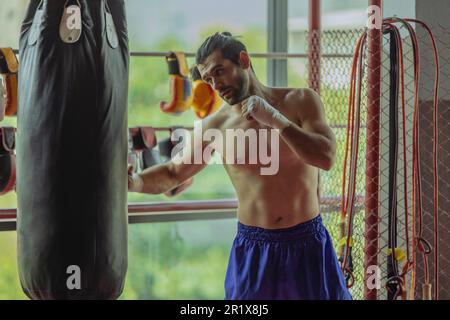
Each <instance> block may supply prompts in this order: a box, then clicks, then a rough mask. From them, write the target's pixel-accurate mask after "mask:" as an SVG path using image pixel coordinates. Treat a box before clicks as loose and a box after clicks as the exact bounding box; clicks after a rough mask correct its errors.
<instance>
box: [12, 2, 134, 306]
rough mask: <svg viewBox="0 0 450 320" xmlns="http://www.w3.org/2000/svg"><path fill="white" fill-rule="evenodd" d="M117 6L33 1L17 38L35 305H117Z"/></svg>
mask: <svg viewBox="0 0 450 320" xmlns="http://www.w3.org/2000/svg"><path fill="white" fill-rule="evenodd" d="M124 7H125V4H124V1H123V0H108V1H107V0H69V1H61V0H43V1H40V0H31V1H30V4H29V8H28V11H27V14H26V17H25V19H24V21H23V24H22V30H21V37H20V56H19V57H20V71H19V106H18V114H17V173H18V174H17V188H16V191H17V202H18V217H17V236H18V264H19V275H20V281H21V284H22V288H23V290H24V292H25V293H26V294H27V295H28V297H30V298H32V299H116V298H117V297H119V296H120V294H121V293H122V290H123V287H124V280H125V275H126V270H127V95H128V62H129V52H128V37H127V26H126V18H125V8H124Z"/></svg>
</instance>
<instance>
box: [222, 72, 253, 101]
mask: <svg viewBox="0 0 450 320" xmlns="http://www.w3.org/2000/svg"><path fill="white" fill-rule="evenodd" d="M232 88H233V91H232V92H233V95H232V96H231V98H229V99H225V98H224V97H222V99H223V100H225V101H226V102H227V103H228V104H229V105H230V106H232V105H235V104H238V103H240V102H242V101H243V100H245V98H247V97H246V92H247V90H246V84H245V83H244V79H243V78H239V80H238V83H237V85H236V86H233V87H232Z"/></svg>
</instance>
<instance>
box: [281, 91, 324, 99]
mask: <svg viewBox="0 0 450 320" xmlns="http://www.w3.org/2000/svg"><path fill="white" fill-rule="evenodd" d="M279 89H280V94H281V95H282V96H283V97H284V100H285V101H286V102H305V101H309V100H314V99H317V98H319V95H318V94H317V92H315V91H314V90H312V89H309V88H279Z"/></svg>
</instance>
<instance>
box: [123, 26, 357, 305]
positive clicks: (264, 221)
mask: <svg viewBox="0 0 450 320" xmlns="http://www.w3.org/2000/svg"><path fill="white" fill-rule="evenodd" d="M196 60H197V61H196V62H197V68H198V71H199V73H200V75H201V77H202V79H203V80H204V81H206V82H207V83H209V84H210V85H211V86H212V87H213V88H214V90H216V91H217V92H218V93H219V95H220V96H221V97H222V98H223V100H224V101H225V102H226V103H225V104H224V105H223V106H222V107H221V108H220V109H219V110H218V111H217V112H216V113H214V114H213V115H211V116H209V117H207V118H206V119H204V120H203V121H202V129H203V131H205V130H207V129H211V128H212V129H218V130H220V132H223V136H226V135H225V130H227V129H244V130H246V129H255V130H258V129H268V128H269V129H277V130H278V131H277V132H278V133H279V137H280V139H279V150H272V152H277V151H278V152H279V170H278V172H277V173H276V174H273V175H261V174H260V170H259V169H260V167H261V166H262V165H261V164H249V163H248V162H245V163H244V164H236V162H234V163H227V161H226V160H223V163H224V167H225V169H226V171H227V173H228V175H229V177H230V179H231V182H232V184H233V186H234V187H235V189H236V194H237V198H238V203H239V205H238V211H237V218H238V232H237V236H236V238H235V240H234V243H233V247H232V250H231V254H230V260H229V264H228V269H227V274H226V279H225V298H226V299H351V296H350V294H349V292H348V290H347V288H346V286H345V280H344V277H343V275H342V272H341V270H340V267H339V264H338V261H337V258H336V254H335V252H334V249H333V246H332V242H331V238H330V236H329V234H328V232H327V230H326V229H325V227H324V226H323V224H322V220H321V217H320V215H319V202H318V194H317V189H318V170H319V169H322V170H330V168H331V167H332V166H333V163H334V160H335V150H336V143H335V137H334V134H333V132H332V130H331V129H330V127H329V126H328V125H327V123H326V119H325V114H324V109H323V105H322V103H321V99H320V97H319V96H318V95H317V94H316V93H315V92H314V91H312V90H309V89H290V88H272V87H267V86H264V85H262V84H261V83H260V82H259V80H258V79H257V77H256V75H255V73H254V71H253V68H252V66H251V61H250V58H249V55H248V53H247V50H246V48H245V46H244V45H243V44H242V43H241V42H240V41H238V40H237V39H236V38H234V37H232V36H231V34H230V33H228V32H224V33H216V34H214V35H212V36H210V37H208V38H207V39H206V40H205V42H204V43H203V44H202V45H201V47H200V48H199V49H198V51H197V56H196ZM271 134H274V133H271ZM259 139H261V137H258V140H259ZM267 141H271V140H270V139H267ZM224 144H225V143H224ZM208 146H209V147H210V148H211V142H209V141H202V143H200V144H199V143H195V142H194V141H192V143H190V145H189V147H190V148H191V152H190V153H188V152H186V153H183V154H184V156H185V157H193V154H194V150H195V149H196V148H201V150H202V151H203V150H204V149H205V148H206V147H208ZM245 148H246V150H248V149H249V147H248V145H246V146H245ZM235 154H236V152H235ZM246 156H247V153H246ZM222 158H224V155H222ZM191 160H192V159H191ZM206 161H207V160H204V161H203V162H202V163H197V164H195V163H194V161H185V162H182V163H179V162H178V163H174V161H172V162H168V163H165V164H161V165H158V166H155V167H152V168H148V169H147V170H145V171H143V172H142V173H141V174H140V175H138V174H134V175H132V176H130V177H129V190H130V191H132V192H143V193H148V194H159V193H163V192H167V191H168V190H171V189H173V188H175V187H176V186H178V185H180V184H182V183H183V182H184V181H186V180H187V179H189V178H191V177H192V176H194V175H195V174H196V173H198V172H199V171H200V170H202V169H203V168H205V167H206V166H207V162H206Z"/></svg>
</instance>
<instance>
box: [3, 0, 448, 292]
mask: <svg viewBox="0 0 450 320" xmlns="http://www.w3.org/2000/svg"><path fill="white" fill-rule="evenodd" d="M125 2H126V10H127V22H128V35H129V44H130V51H131V52H153V53H161V54H160V55H158V54H154V55H150V56H145V57H144V56H137V55H135V56H133V55H132V57H131V59H130V79H129V97H128V126H129V127H136V126H156V127H171V126H192V125H193V122H194V121H195V120H197V118H196V116H195V114H194V113H193V112H192V111H187V112H184V113H183V114H181V115H175V116H174V115H168V114H164V113H163V112H161V110H160V109H159V102H160V101H162V100H166V99H167V97H168V95H169V85H168V75H167V64H166V61H165V59H164V54H165V53H166V52H168V51H183V52H187V53H192V52H195V50H196V49H197V47H198V46H199V44H200V43H201V42H202V41H203V39H204V38H205V37H206V36H208V35H210V34H211V33H213V32H216V31H218V30H219V31H223V30H228V31H230V32H232V33H233V34H235V35H239V36H241V39H242V41H243V42H244V43H245V44H246V45H247V48H248V50H249V52H250V53H266V52H269V53H270V52H281V53H283V52H284V53H288V54H289V55H288V57H287V58H286V57H285V58H282V59H279V58H277V59H273V58H269V57H265V56H264V55H262V56H258V55H254V57H253V66H254V68H255V71H256V74H257V75H258V77H259V78H260V80H261V81H262V82H263V83H267V84H269V85H274V86H289V87H308V86H309V87H313V88H315V89H319V88H320V94H321V96H322V99H323V101H324V104H325V108H326V112H327V118H328V121H329V123H330V124H331V126H332V128H333V130H334V132H335V134H336V137H337V143H338V154H337V162H336V164H335V166H334V168H333V169H332V170H331V171H329V172H321V212H322V216H323V218H324V221H325V224H326V226H327V228H328V229H329V231H330V233H331V235H332V237H333V240H334V245H335V247H336V250H337V251H338V252H339V245H340V244H339V242H340V229H339V221H340V212H341V196H342V182H341V181H342V171H343V165H344V153H345V140H346V128H347V110H348V97H349V84H350V72H351V66H352V60H353V54H354V51H355V45H356V41H357V39H358V37H359V36H360V34H361V33H362V32H363V31H364V28H365V26H366V21H367V12H366V10H367V7H368V1H367V0H339V1H337V0H321V1H320V20H319V21H320V23H319V24H318V25H317V24H316V27H318V28H317V30H316V31H311V26H312V25H314V23H313V24H312V23H311V12H310V8H311V4H310V1H309V0H246V1H241V0H229V1H210V0H196V1H184V0H166V1H157V0H151V1H148V0H132V1H130V0H128V1H125ZM311 2H314V0H311ZM433 2H434V4H432V3H433ZM27 4H28V1H27V0H14V1H10V0H0V30H1V31H2V32H1V33H0V47H12V48H15V49H17V48H18V39H19V33H20V31H19V30H20V24H21V21H22V18H23V16H24V14H25V10H26V8H27ZM445 10H447V12H449V11H448V10H450V8H449V6H448V4H446V3H445V0H434V1H430V0H428V1H423V0H416V1H414V0H402V1H399V0H397V1H394V0H385V1H384V7H383V15H384V16H385V17H389V16H394V15H397V16H400V17H408V18H415V17H417V18H421V19H422V20H424V21H425V22H426V23H429V24H430V26H432V27H433V30H434V31H435V30H436V36H437V37H438V45H439V47H440V53H441V54H440V55H441V58H442V59H441V65H446V62H449V55H448V53H449V50H448V48H449V47H450V45H449V43H450V42H449V41H446V40H448V39H449V38H448V32H447V33H445V30H450V29H449V28H450V26H449V25H448V24H449V22H448V21H447V20H446V19H445V18H442V19H441V17H440V15H439V12H445ZM249 12H251V14H248V13H249ZM316 22H317V21H316ZM311 32H320V34H321V36H320V50H317V48H314V45H315V44H314V43H313V42H311V41H308V39H310V35H311ZM446 34H447V38H445V37H446ZM312 53H315V55H313V54H312ZM285 56H286V55H285ZM19 60H20V57H19ZM317 61H320V64H318V63H317ZM188 63H189V65H193V63H194V60H193V58H192V57H191V56H188ZM318 70H320V73H319V72H317V71H318ZM426 74H427V73H426V72H425V77H427V75H426ZM429 77H431V75H429ZM430 79H432V78H430ZM441 79H442V80H441V81H442V82H443V84H442V85H441V87H442V90H441V100H442V101H447V100H448V98H450V97H449V95H450V83H449V82H450V81H449V73H448V70H447V71H446V72H442V74H441ZM447 106H448V104H447ZM440 119H441V120H442V121H444V125H443V126H441V127H440V128H441V129H440V130H441V131H440V132H442V134H443V139H441V142H442V143H444V144H445V143H446V142H447V140H449V139H448V138H447V137H450V131H448V129H449V126H448V124H447V122H448V120H445V119H446V117H445V116H444V115H443V114H442V115H441V116H440ZM447 119H449V118H448V117H447ZM1 125H2V126H16V125H17V123H16V119H15V118H7V119H5V120H3V122H2V124H1ZM363 128H364V125H363ZM363 135H364V134H363ZM166 136H168V132H164V131H161V132H158V138H164V137H166ZM446 138H447V139H446ZM360 148H361V154H362V155H363V154H364V152H365V144H364V143H362V144H361V146H360ZM446 150H449V149H446ZM444 151H445V150H444ZM442 154H443V156H448V154H449V152H448V151H446V152H443V153H442ZM441 160H442V161H441V162H442V165H443V166H442V168H441V170H440V172H442V173H444V174H445V175H447V174H448V172H449V168H450V167H449V166H448V165H446V164H445V161H444V158H443V159H441ZM360 161H361V163H360V166H361V167H364V164H365V162H364V156H360ZM447 163H450V162H448V159H447ZM365 178H366V175H365V172H364V170H359V171H358V173H357V177H356V180H357V187H356V189H357V190H358V191H357V194H358V196H357V197H356V199H357V201H356V207H355V221H354V233H353V241H354V248H353V259H354V264H355V270H354V272H353V273H354V277H355V283H354V285H353V286H352V288H351V292H352V294H353V296H354V298H355V299H364V297H365V294H364V285H363V278H364V274H363V272H364V270H363V261H364V245H365V244H364V240H365V232H364V223H365V222H364V217H365V216H364V191H365V183H366V180H365ZM441 180H442V181H441V183H440V194H441V197H442V201H440V206H441V208H440V209H441V210H440V214H441V219H440V222H441V224H442V228H441V232H440V237H441V238H440V239H439V241H440V244H441V245H440V249H441V252H440V256H439V257H438V258H439V259H440V285H439V290H440V297H441V298H444V299H448V298H450V291H449V290H448V287H449V286H448V284H450V278H449V275H448V272H449V271H450V270H449V260H448V259H449V251H450V250H449V240H450V239H449V232H448V230H449V226H450V218H449V212H450V208H449V203H448V201H447V199H450V193H449V192H450V184H449V183H448V182H447V181H450V180H447V181H446V180H445V179H444V178H443V179H441ZM43 184H44V183H43ZM234 198H235V195H234V191H233V187H232V185H231V183H230V182H229V180H228V177H227V175H226V172H225V170H224V169H223V168H222V167H221V166H217V165H212V166H209V167H208V168H207V169H206V170H204V171H202V172H201V173H200V174H199V175H197V176H195V178H194V184H193V185H192V186H191V187H190V188H189V189H188V190H187V191H185V192H184V193H182V194H181V195H179V196H176V197H175V198H170V199H168V198H167V197H165V196H163V195H158V196H150V195H142V194H129V196H128V202H129V206H130V210H129V212H130V224H129V231H128V232H129V233H128V234H129V247H128V248H129V253H128V255H129V258H128V261H129V262H128V271H127V278H126V284H125V290H124V292H123V294H122V296H121V299H222V298H223V295H224V293H223V281H224V277H225V271H226V270H225V269H226V265H227V260H228V254H229V250H230V247H231V244H232V241H233V238H234V235H235V227H236V219H235V216H234V212H235V210H234V208H235V205H236V204H235V201H234ZM0 208H1V210H2V211H0V299H26V296H25V294H24V293H23V292H22V289H21V287H20V282H19V278H18V272H17V262H16V232H15V221H14V218H11V212H12V211H11V209H12V208H16V194H15V193H14V192H11V193H8V194H7V195H4V196H1V197H0ZM2 216H3V217H2ZM430 223H431V222H430ZM430 230H431V228H430ZM430 230H429V232H432V231H430ZM399 232H400V231H399ZM384 249H386V248H384ZM380 251H383V248H381V249H380ZM384 259H385V260H386V258H384ZM430 269H432V268H431V267H430ZM432 274H433V273H432ZM186 275H189V276H186ZM382 290H383V289H380V290H379V291H380V293H379V294H377V298H379V299H383V298H386V295H385V293H382V292H381V291H382ZM366 298H367V297H366Z"/></svg>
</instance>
